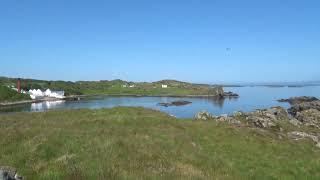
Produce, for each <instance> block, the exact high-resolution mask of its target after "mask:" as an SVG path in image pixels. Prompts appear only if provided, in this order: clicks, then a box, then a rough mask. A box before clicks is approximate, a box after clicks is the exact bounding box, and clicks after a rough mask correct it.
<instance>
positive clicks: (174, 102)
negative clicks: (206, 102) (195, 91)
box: [158, 101, 192, 107]
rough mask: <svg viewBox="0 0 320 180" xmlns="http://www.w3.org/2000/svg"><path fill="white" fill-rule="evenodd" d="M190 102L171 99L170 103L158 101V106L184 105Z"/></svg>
mask: <svg viewBox="0 0 320 180" xmlns="http://www.w3.org/2000/svg"><path fill="white" fill-rule="evenodd" d="M191 103H192V102H190V101H173V102H170V103H158V106H164V107H169V106H184V105H187V104H191Z"/></svg>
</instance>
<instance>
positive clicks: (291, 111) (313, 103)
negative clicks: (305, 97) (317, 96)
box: [288, 100, 320, 116]
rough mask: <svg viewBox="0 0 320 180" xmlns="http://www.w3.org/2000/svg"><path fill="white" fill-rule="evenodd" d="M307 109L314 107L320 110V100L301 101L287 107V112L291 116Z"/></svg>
mask: <svg viewBox="0 0 320 180" xmlns="http://www.w3.org/2000/svg"><path fill="white" fill-rule="evenodd" d="M309 109H316V110H319V111H320V101H319V100H316V101H309V102H302V103H297V104H294V105H292V106H291V108H289V109H288V112H289V114H291V115H292V116H296V115H297V113H298V112H301V111H305V110H309Z"/></svg>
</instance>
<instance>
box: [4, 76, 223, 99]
mask: <svg viewBox="0 0 320 180" xmlns="http://www.w3.org/2000/svg"><path fill="white" fill-rule="evenodd" d="M17 80H18V79H17V78H7V77H0V83H1V84H3V85H7V86H15V85H16V82H17ZM21 82H22V83H21V86H22V89H25V90H29V89H41V90H45V89H51V90H64V91H65V93H66V95H83V94H109V95H147V96H158V95H159V96H208V95H209V96H215V95H220V94H221V93H223V89H222V87H219V86H210V85H208V84H194V83H188V82H182V81H177V80H161V81H157V82H152V83H149V82H128V81H124V80H121V79H115V80H101V81H76V82H71V81H46V80H36V79H21ZM163 84H164V85H167V86H168V88H163V87H162V85H163Z"/></svg>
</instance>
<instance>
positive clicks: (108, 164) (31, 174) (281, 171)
mask: <svg viewBox="0 0 320 180" xmlns="http://www.w3.org/2000/svg"><path fill="white" fill-rule="evenodd" d="M0 129H1V131H0V137H1V138H0V147H1V148H0V155H1V156H0V166H11V167H15V168H17V169H18V171H19V172H20V174H21V175H23V176H24V177H25V178H27V179H77V180H78V179H159V178H161V179H319V178H320V172H319V167H320V150H319V149H318V148H316V147H315V146H314V144H313V143H312V142H311V141H309V140H301V141H294V140H290V139H288V138H281V139H279V137H278V136H277V134H275V133H272V132H270V131H265V130H262V129H258V128H248V127H235V126H232V125H228V124H225V123H218V122H216V121H192V120H191V119H176V118H173V117H170V116H168V115H166V114H165V113H161V112H158V111H154V110H149V109H143V108H129V107H119V108H112V109H100V110H87V109H82V110H64V111H49V112H43V113H17V114H14V115H0Z"/></svg>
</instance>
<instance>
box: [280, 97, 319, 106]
mask: <svg viewBox="0 0 320 180" xmlns="http://www.w3.org/2000/svg"><path fill="white" fill-rule="evenodd" d="M317 100H318V99H317V98H315V97H310V96H301V97H292V98H289V99H279V100H278V101H279V102H288V103H289V104H291V105H295V104H300V103H304V102H312V101H317Z"/></svg>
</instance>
